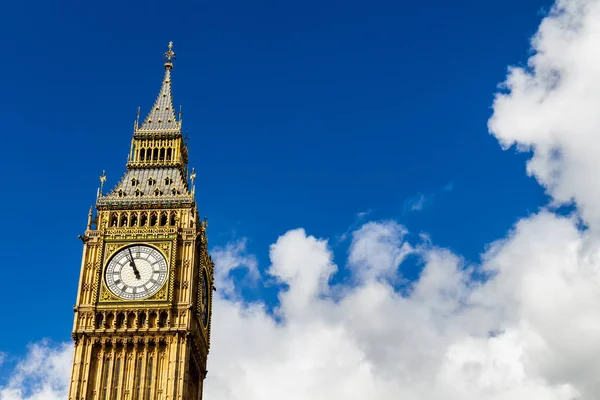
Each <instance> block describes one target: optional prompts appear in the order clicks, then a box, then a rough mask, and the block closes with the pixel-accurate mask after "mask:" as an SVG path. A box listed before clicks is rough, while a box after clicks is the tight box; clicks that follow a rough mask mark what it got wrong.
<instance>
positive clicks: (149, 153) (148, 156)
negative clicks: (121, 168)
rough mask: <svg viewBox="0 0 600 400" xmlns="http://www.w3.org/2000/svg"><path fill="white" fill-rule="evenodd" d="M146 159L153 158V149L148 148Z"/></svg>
mask: <svg viewBox="0 0 600 400" xmlns="http://www.w3.org/2000/svg"><path fill="white" fill-rule="evenodd" d="M146 160H147V161H150V160H152V149H146Z"/></svg>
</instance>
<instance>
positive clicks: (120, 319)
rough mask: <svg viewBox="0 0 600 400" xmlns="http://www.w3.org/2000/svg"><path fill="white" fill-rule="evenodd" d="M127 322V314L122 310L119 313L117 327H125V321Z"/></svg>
mask: <svg viewBox="0 0 600 400" xmlns="http://www.w3.org/2000/svg"><path fill="white" fill-rule="evenodd" d="M124 322H125V314H123V313H122V312H121V313H119V314H117V329H119V328H122V327H123V323H124Z"/></svg>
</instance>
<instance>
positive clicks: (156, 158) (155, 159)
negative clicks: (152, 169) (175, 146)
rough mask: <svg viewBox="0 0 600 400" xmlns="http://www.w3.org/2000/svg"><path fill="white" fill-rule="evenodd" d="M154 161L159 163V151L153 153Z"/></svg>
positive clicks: (155, 150)
mask: <svg viewBox="0 0 600 400" xmlns="http://www.w3.org/2000/svg"><path fill="white" fill-rule="evenodd" d="M152 161H158V149H154V152H153V153H152Z"/></svg>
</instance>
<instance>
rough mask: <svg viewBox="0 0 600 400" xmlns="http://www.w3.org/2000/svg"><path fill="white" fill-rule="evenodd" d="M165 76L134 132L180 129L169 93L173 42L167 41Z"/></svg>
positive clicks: (171, 96) (176, 130) (175, 130)
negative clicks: (152, 101) (150, 105)
mask: <svg viewBox="0 0 600 400" xmlns="http://www.w3.org/2000/svg"><path fill="white" fill-rule="evenodd" d="M164 58H165V60H166V62H165V76H164V79H163V82H162V86H161V88H160V92H159V93H158V97H157V98H156V101H155V102H154V106H153V107H152V109H151V110H150V112H149V113H148V115H147V116H146V118H145V119H144V122H143V123H142V126H140V127H138V128H137V129H136V133H158V132H166V133H167V132H178V131H180V130H181V124H180V123H179V121H177V119H176V117H175V110H174V109H173V95H172V94H171V70H172V69H173V60H175V52H174V51H173V42H169V48H168V50H167V51H166V52H165V53H164Z"/></svg>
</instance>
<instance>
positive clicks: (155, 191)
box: [98, 168, 193, 205]
mask: <svg viewBox="0 0 600 400" xmlns="http://www.w3.org/2000/svg"><path fill="white" fill-rule="evenodd" d="M192 201H193V197H192V194H191V193H190V191H189V190H188V185H187V182H186V181H185V179H184V178H183V176H182V174H181V171H180V170H179V168H149V169H131V170H129V171H127V172H126V173H125V175H124V176H123V178H121V181H120V182H119V183H118V184H117V185H116V186H115V187H114V189H113V190H111V191H110V193H107V194H105V195H104V196H102V197H100V198H99V199H98V205H118V204H121V205H131V204H138V203H143V204H148V203H149V204H153V203H161V204H165V203H190V202H192Z"/></svg>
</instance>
